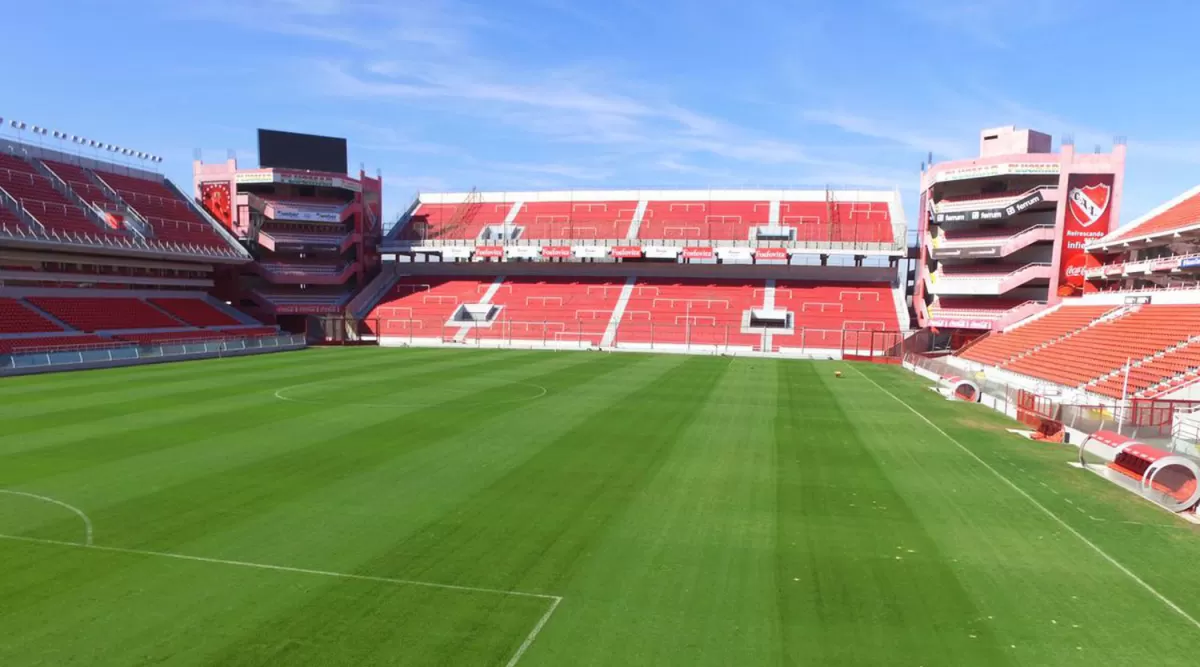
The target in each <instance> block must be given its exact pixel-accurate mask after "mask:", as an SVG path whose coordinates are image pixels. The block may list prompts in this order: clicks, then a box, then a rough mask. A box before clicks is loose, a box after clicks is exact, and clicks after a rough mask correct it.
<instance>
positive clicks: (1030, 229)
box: [925, 223, 1055, 250]
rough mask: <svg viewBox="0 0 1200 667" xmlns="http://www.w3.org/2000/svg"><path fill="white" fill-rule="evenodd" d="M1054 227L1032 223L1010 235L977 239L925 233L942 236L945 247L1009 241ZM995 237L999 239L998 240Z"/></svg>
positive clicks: (942, 243) (930, 235)
mask: <svg viewBox="0 0 1200 667" xmlns="http://www.w3.org/2000/svg"><path fill="white" fill-rule="evenodd" d="M1054 227H1055V225H1054V224H1052V223H1051V224H1041V225H1032V226H1030V227H1026V228H1025V229H1022V230H1021V231H1019V232H1017V233H1016V234H1010V235H1009V236H984V237H978V238H975V239H962V240H954V239H949V238H946V237H945V236H944V235H943V236H940V237H935V236H933V235H932V234H930V232H928V231H927V232H925V234H926V235H928V236H929V237H930V239H935V238H940V239H941V246H942V247H943V248H944V247H946V246H947V245H950V246H954V245H955V244H967V243H989V244H1002V243H1008V242H1009V241H1013V240H1015V239H1019V238H1021V237H1022V236H1024V235H1026V234H1029V233H1031V232H1034V231H1042V230H1047V229H1050V230H1052V229H1054ZM981 239H987V241H983V240H981ZM995 239H998V241H997V240H995ZM938 249H939V250H940V248H938Z"/></svg>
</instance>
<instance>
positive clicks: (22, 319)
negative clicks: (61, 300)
mask: <svg viewBox="0 0 1200 667" xmlns="http://www.w3.org/2000/svg"><path fill="white" fill-rule="evenodd" d="M45 331H62V327H60V326H58V325H57V324H55V323H54V322H51V321H50V320H48V319H46V318H44V317H42V316H41V315H40V314H38V313H37V311H35V310H33V309H31V308H27V307H26V306H25V304H23V303H21V302H20V301H18V300H17V299H0V334H17V333H41V332H45Z"/></svg>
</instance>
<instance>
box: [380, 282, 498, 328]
mask: <svg viewBox="0 0 1200 667" xmlns="http://www.w3.org/2000/svg"><path fill="white" fill-rule="evenodd" d="M494 281H495V279H494V278H444V277H433V276H424V277H420V278H401V279H400V280H399V281H397V282H396V284H395V285H394V286H392V289H391V290H390V291H389V292H388V293H387V295H385V296H384V297H383V298H382V299H380V300H379V303H378V305H376V306H375V308H373V309H372V310H371V313H370V314H369V315H367V327H368V328H369V329H370V330H372V331H374V332H376V333H377V334H378V335H380V336H407V337H411V338H431V339H433V338H436V339H441V338H444V337H446V336H450V337H453V336H454V335H455V334H457V333H458V331H459V327H457V326H449V327H448V326H447V322H448V321H449V320H450V319H451V318H452V317H454V313H455V311H457V310H458V307H459V306H460V305H462V304H466V303H478V302H479V301H481V300H482V298H483V296H484V295H485V294H486V291H487V287H488V286H490V285H491V284H492V283H493V282H494Z"/></svg>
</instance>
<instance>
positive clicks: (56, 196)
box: [0, 154, 121, 237]
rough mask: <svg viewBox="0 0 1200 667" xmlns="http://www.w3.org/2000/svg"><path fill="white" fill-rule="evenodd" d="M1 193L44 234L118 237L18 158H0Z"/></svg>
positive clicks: (7, 156) (28, 164)
mask: <svg viewBox="0 0 1200 667" xmlns="http://www.w3.org/2000/svg"><path fill="white" fill-rule="evenodd" d="M0 189H3V190H4V191H6V192H8V194H9V195H10V196H12V197H13V198H14V199H16V200H17V201H18V202H19V203H20V204H21V205H22V206H23V207H24V208H25V210H26V211H28V212H29V213H30V214H31V215H33V217H35V218H37V220H38V222H40V223H42V226H43V227H45V228H46V231H47V232H58V233H59V234H67V235H79V234H87V235H90V236H93V237H95V236H108V235H119V236H121V234H119V233H117V232H114V231H112V230H109V229H106V228H104V227H102V226H100V225H98V224H96V223H94V222H93V221H92V220H91V219H90V218H88V217H87V214H85V213H84V212H83V210H82V209H80V208H79V207H78V206H76V205H75V204H74V203H72V202H71V201H69V200H68V199H67V198H66V197H64V196H63V195H62V194H61V193H59V191H58V190H56V189H54V186H53V185H51V184H50V180H49V179H47V178H46V177H45V176H43V175H41V174H40V173H38V172H37V170H36V169H35V168H34V167H33V165H32V164H30V163H29V162H26V161H25V160H22V159H21V158H19V157H16V156H13V155H2V154H0Z"/></svg>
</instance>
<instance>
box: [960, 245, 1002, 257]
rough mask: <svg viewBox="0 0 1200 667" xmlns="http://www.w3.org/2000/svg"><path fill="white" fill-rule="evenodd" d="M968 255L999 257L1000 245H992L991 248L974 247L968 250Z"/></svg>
mask: <svg viewBox="0 0 1200 667" xmlns="http://www.w3.org/2000/svg"><path fill="white" fill-rule="evenodd" d="M966 256H967V257H999V256H1000V246H992V247H990V248H972V249H970V250H968V251H966Z"/></svg>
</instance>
